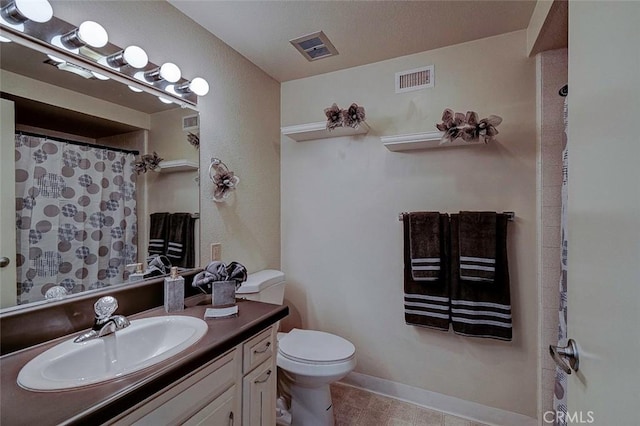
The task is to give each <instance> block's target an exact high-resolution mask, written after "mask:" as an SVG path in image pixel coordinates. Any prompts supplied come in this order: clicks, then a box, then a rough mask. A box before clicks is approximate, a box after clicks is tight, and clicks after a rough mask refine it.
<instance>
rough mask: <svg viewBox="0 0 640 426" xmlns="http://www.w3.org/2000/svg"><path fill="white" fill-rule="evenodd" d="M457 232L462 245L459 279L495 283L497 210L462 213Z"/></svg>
mask: <svg viewBox="0 0 640 426" xmlns="http://www.w3.org/2000/svg"><path fill="white" fill-rule="evenodd" d="M453 235H456V234H453ZM457 235H458V238H459V247H460V278H461V279H463V280H468V281H479V282H490V283H492V282H494V280H495V275H496V213H495V212H460V215H459V230H458V234H457Z"/></svg>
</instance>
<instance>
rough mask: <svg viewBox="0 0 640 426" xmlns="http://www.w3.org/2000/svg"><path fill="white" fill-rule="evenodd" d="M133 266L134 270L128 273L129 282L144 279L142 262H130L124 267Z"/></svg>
mask: <svg viewBox="0 0 640 426" xmlns="http://www.w3.org/2000/svg"><path fill="white" fill-rule="evenodd" d="M129 267H135V268H136V269H135V272H134V273H132V274H130V275H129V282H130V283H133V282H136V281H140V280H143V279H144V269H143V266H142V263H132V264H130V265H127V266H126V268H129Z"/></svg>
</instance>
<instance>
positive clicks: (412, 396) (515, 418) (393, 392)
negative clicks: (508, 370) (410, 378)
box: [340, 372, 538, 426]
mask: <svg viewBox="0 0 640 426" xmlns="http://www.w3.org/2000/svg"><path fill="white" fill-rule="evenodd" d="M340 382H341V383H344V384H346V385H350V386H355V387H357V388H361V389H365V390H367V391H370V392H375V393H378V394H381V395H385V396H389V397H392V398H395V399H400V400H403V401H406V402H410V403H412V404H416V405H420V406H422V407H425V408H429V409H432V410H436V411H440V412H443V413H446V414H451V415H453V416H457V417H462V418H464V419H468V420H472V421H476V422H480V423H485V424H487V425H495V426H512V425H519V426H537V425H538V421H537V420H536V419H534V418H532V417H528V416H525V415H523V414H518V413H513V412H511V411H506V410H501V409H499V408H493V407H488V406H486V405H482V404H478V403H477V402H471V401H465V400H464V399H460V398H456V397H453V396H448V395H444V394H441V393H437V392H431V391H428V390H425V389H420V388H416V387H413V386H408V385H403V384H402V383H397V382H392V381H391V380H386V379H380V378H378V377H373V376H369V375H366V374H362V373H355V372H352V373H349V374H348V375H347V376H346V377H345V378H343V379H342V380H340Z"/></svg>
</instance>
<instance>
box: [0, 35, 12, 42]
mask: <svg viewBox="0 0 640 426" xmlns="http://www.w3.org/2000/svg"><path fill="white" fill-rule="evenodd" d="M0 43H11V40H9V39H8V38H6V37H2V36H0Z"/></svg>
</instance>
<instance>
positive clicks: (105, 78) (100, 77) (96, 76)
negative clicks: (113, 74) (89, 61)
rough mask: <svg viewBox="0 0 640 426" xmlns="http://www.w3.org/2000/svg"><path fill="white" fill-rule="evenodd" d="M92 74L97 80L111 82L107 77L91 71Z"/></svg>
mask: <svg viewBox="0 0 640 426" xmlns="http://www.w3.org/2000/svg"><path fill="white" fill-rule="evenodd" d="M91 74H93V76H94V77H95V78H97V79H98V80H109V77H107V76H106V75H102V74H100V73H97V72H95V71H91Z"/></svg>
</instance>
